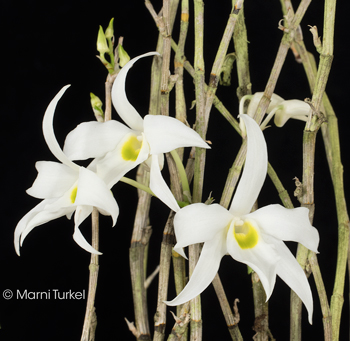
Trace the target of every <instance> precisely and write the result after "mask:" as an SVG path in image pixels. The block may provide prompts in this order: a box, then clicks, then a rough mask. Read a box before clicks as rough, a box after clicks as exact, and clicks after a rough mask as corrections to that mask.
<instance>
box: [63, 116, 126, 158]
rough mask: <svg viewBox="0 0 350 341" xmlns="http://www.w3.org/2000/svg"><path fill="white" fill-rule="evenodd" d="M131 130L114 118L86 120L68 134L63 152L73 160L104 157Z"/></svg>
mask: <svg viewBox="0 0 350 341" xmlns="http://www.w3.org/2000/svg"><path fill="white" fill-rule="evenodd" d="M130 132H131V130H130V128H128V127H127V126H125V125H124V124H122V123H120V122H117V121H114V120H111V121H107V122H84V123H81V124H79V125H78V126H77V127H76V128H75V129H74V130H72V131H71V132H70V133H69V134H68V135H67V137H66V140H65V143H64V148H63V152H64V153H65V154H66V155H67V157H68V158H69V159H71V160H86V159H89V158H96V157H102V156H104V155H105V154H106V153H107V152H110V151H111V150H113V149H114V148H115V147H116V146H117V144H118V143H119V142H120V141H121V140H122V139H123V137H124V136H125V135H126V134H128V133H130Z"/></svg>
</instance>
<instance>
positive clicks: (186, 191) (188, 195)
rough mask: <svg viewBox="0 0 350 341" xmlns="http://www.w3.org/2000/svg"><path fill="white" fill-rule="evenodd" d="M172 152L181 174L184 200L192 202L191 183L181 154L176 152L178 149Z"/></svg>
mask: <svg viewBox="0 0 350 341" xmlns="http://www.w3.org/2000/svg"><path fill="white" fill-rule="evenodd" d="M170 154H171V156H172V157H173V159H174V161H175V164H176V167H177V170H178V172H179V175H180V179H181V184H182V191H183V196H184V200H185V201H187V202H188V203H190V202H191V190H190V185H189V183H188V180H187V175H186V171H185V168H184V165H183V163H182V161H181V159H180V157H179V154H178V153H177V152H176V150H172V151H171V152H170Z"/></svg>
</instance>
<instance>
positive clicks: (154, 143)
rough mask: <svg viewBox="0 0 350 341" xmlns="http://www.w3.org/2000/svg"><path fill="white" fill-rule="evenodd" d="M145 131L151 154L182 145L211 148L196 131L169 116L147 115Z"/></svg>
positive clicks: (164, 151)
mask: <svg viewBox="0 0 350 341" xmlns="http://www.w3.org/2000/svg"><path fill="white" fill-rule="evenodd" d="M144 133H145V135H146V138H147V141H148V143H149V145H150V148H151V154H161V153H167V152H170V151H172V150H174V149H176V148H180V147H202V148H210V147H209V146H208V145H207V144H206V143H205V141H204V140H203V139H202V138H201V137H200V136H199V134H198V133H197V132H196V131H194V130H193V129H191V128H189V127H187V126H186V125H185V124H183V123H182V122H181V121H179V120H177V119H176V118H173V117H169V116H162V115H146V116H145V118H144Z"/></svg>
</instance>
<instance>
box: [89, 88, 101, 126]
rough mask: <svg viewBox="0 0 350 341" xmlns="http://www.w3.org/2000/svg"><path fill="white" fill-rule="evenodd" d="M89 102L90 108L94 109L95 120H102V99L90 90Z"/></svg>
mask: <svg viewBox="0 0 350 341" xmlns="http://www.w3.org/2000/svg"><path fill="white" fill-rule="evenodd" d="M90 103H91V107H92V110H93V111H94V114H95V117H96V120H97V121H98V122H104V118H105V115H104V113H103V110H102V105H103V104H102V101H101V100H100V99H99V98H98V97H97V96H96V95H94V94H93V93H92V92H90Z"/></svg>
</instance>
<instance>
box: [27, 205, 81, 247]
mask: <svg viewBox="0 0 350 341" xmlns="http://www.w3.org/2000/svg"><path fill="white" fill-rule="evenodd" d="M43 202H45V204H46V200H44V201H43ZM46 206H47V205H46ZM74 210H75V207H62V208H60V209H58V210H57V211H48V210H47V209H46V207H45V206H44V207H43V209H42V210H41V211H39V212H36V214H34V215H32V217H31V219H28V220H27V224H26V226H25V229H23V231H22V233H21V236H20V245H21V246H22V244H23V241H24V239H25V238H26V237H27V235H28V234H29V233H30V232H31V231H32V230H33V229H34V228H35V227H37V226H39V225H42V224H45V223H47V222H49V221H51V220H54V219H57V218H60V217H63V216H64V215H67V214H69V213H70V212H72V211H74Z"/></svg>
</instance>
